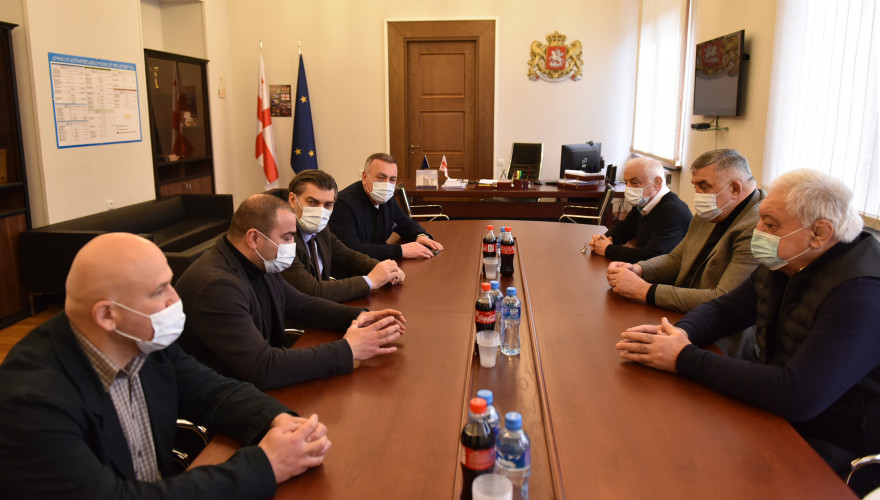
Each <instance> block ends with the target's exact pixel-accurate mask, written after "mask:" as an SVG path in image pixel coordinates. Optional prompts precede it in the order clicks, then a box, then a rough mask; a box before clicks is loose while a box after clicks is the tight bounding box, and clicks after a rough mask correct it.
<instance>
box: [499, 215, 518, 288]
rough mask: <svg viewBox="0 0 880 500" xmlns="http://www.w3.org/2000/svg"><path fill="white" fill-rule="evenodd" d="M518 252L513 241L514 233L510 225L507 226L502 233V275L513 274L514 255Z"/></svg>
mask: <svg viewBox="0 0 880 500" xmlns="http://www.w3.org/2000/svg"><path fill="white" fill-rule="evenodd" d="M515 252H516V249H515V247H514V243H513V233H511V232H510V227H505V228H504V232H503V233H501V276H507V277H509V276H513V255H514V253H515Z"/></svg>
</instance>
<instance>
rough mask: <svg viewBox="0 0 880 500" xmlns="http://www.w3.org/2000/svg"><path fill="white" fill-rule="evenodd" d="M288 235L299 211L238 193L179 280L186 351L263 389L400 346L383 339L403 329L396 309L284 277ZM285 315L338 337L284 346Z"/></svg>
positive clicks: (291, 247) (332, 371)
mask: <svg viewBox="0 0 880 500" xmlns="http://www.w3.org/2000/svg"><path fill="white" fill-rule="evenodd" d="M295 234H296V215H294V214H293V210H291V208H290V205H288V204H287V203H286V202H284V201H281V200H280V199H278V198H276V197H274V196H271V195H268V194H255V195H253V196H251V197H249V198H248V199H246V200H245V201H244V202H242V204H241V206H239V207H238V210H236V211H235V213H234V214H233V215H232V224H231V226H230V228H229V232H228V233H227V234H226V236H224V237H223V238H221V239H219V240H218V241H217V244H216V245H214V247H213V248H211V249H210V250H208V251H207V252H205V253H204V254H202V256H201V257H199V259H198V260H197V261H195V262H194V263H193V264H192V265H191V266H190V267H189V268H188V269H187V270H186V271H185V272H184V273H183V275H181V276H180V279H179V280H178V281H177V284H176V286H177V290H178V292H179V293H180V296H181V297H182V298H183V304H184V308H185V309H186V314H187V316H189V320H188V321H187V322H186V327H185V328H184V330H183V335H181V337H180V346H181V347H182V348H183V349H184V350H186V351H187V352H188V353H190V354H192V355H193V356H195V357H196V359H198V360H199V361H201V362H202V363H205V364H206V365H208V366H209V367H211V368H213V369H215V370H217V371H218V372H220V373H221V374H224V375H229V376H234V377H236V378H240V379H242V380H245V381H248V382H251V383H252V384H254V385H256V386H257V387H259V388H260V389H272V388H275V387H281V386H285V385H290V384H296V383H298V382H303V381H306V380H311V379H315V378H320V377H329V376H332V375H339V374H343V373H351V372H352V370H354V360H363V359H369V358H371V357H373V356H376V355H378V354H389V353H392V352H395V351H396V350H397V348H396V347H388V346H387V344H389V343H391V342H394V341H395V340H397V338H398V337H400V335H401V334H402V333H403V332H404V327H403V322H404V319H403V315H402V314H400V312H398V311H395V310H393V309H385V310H382V311H375V312H369V311H364V310H362V309H359V308H356V307H349V306H343V305H340V304H337V303H335V302H330V301H329V300H324V299H321V298H318V297H311V296H308V295H305V294H303V293H301V292H299V291H297V290H296V289H295V288H293V287H292V286H290V284H289V283H287V282H286V281H284V279H282V278H281V276H280V275H279V274H278V273H280V272H281V271H284V270H285V269H287V267H288V266H290V263H291V262H293V260H294V257H295V253H296V244H295V243H294V235H295ZM285 319H289V320H292V321H295V322H297V323H302V324H305V325H307V326H311V327H315V328H321V329H324V330H335V331H340V332H342V331H344V332H345V336H343V337H342V338H341V339H339V340H336V341H333V342H328V343H324V344H320V345H317V346H314V347H310V348H302V349H288V348H287V347H285V346H286V345H287V344H286V343H285V336H286V332H285V329H284V326H285ZM383 346H384V347H383Z"/></svg>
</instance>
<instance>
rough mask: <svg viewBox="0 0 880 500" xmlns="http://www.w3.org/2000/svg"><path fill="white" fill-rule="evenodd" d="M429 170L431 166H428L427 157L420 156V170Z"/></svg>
mask: <svg viewBox="0 0 880 500" xmlns="http://www.w3.org/2000/svg"><path fill="white" fill-rule="evenodd" d="M429 168H431V165H428V156H427V155H422V170H427V169H429Z"/></svg>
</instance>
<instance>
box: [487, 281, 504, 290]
mask: <svg viewBox="0 0 880 500" xmlns="http://www.w3.org/2000/svg"><path fill="white" fill-rule="evenodd" d="M489 285H490V286H491V287H492V290H498V289H500V288H501V285H500V284H499V283H498V280H492V281H490V282H489Z"/></svg>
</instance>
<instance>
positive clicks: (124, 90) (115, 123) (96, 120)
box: [49, 52, 142, 148]
mask: <svg viewBox="0 0 880 500" xmlns="http://www.w3.org/2000/svg"><path fill="white" fill-rule="evenodd" d="M49 72H50V74H51V77H52V101H53V103H54V107H55V138H56V142H57V144H58V147H59V148H73V147H79V146H97V145H102V144H116V143H120V142H137V141H140V140H141V139H142V135H141V116H140V106H139V105H138V86H137V68H136V66H135V64H134V63H127V62H119V61H108V60H105V59H94V58H91V57H80V56H71V55H65V54H56V53H54V52H49Z"/></svg>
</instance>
